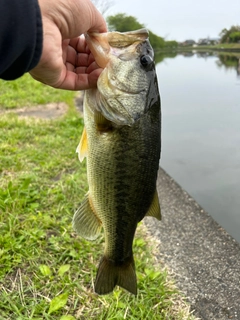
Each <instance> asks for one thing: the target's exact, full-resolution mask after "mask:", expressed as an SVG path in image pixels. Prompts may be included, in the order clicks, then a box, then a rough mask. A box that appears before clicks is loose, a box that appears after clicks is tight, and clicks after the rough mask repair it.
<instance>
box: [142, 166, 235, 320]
mask: <svg viewBox="0 0 240 320" xmlns="http://www.w3.org/2000/svg"><path fill="white" fill-rule="evenodd" d="M158 193H159V198H160V203H161V210H162V221H161V222H158V221H156V220H155V219H153V218H150V217H149V218H145V219H144V221H145V224H146V225H147V227H148V229H149V231H150V233H151V234H152V235H153V236H154V237H156V238H157V239H158V240H160V246H159V259H160V260H162V261H163V262H164V263H165V264H166V265H167V266H168V267H169V268H170V269H171V270H172V271H173V272H174V274H175V275H176V283H177V285H178V287H179V288H180V290H181V291H182V292H183V293H184V294H185V295H186V297H187V299H188V301H189V302H190V304H191V308H192V310H195V312H194V314H195V315H196V316H197V317H199V318H200V319H202V320H212V319H214V320H226V319H238V320H240V245H239V244H238V243H237V242H236V241H235V240H234V239H233V238H232V237H231V236H229V235H228V234H227V232H226V231H225V230H224V229H223V228H221V227H220V226H219V225H218V224H217V223H216V222H215V221H214V220H213V219H212V218H211V217H210V216H209V215H208V214H207V213H206V212H205V211H204V210H203V209H202V208H201V207H200V206H199V205H198V204H197V203H196V202H195V201H194V200H193V199H192V198H191V197H190V196H189V195H188V194H187V193H186V192H185V191H184V190H182V189H181V187H180V186H179V185H177V184H176V182H175V181H174V180H173V179H172V178H171V177H169V176H168V175H167V174H166V173H165V172H164V171H163V170H162V169H160V170H159V177H158ZM239 210H240V209H239ZM226 214H227V213H226ZM239 232H240V231H239Z"/></svg>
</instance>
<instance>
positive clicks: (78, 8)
mask: <svg viewBox="0 0 240 320" xmlns="http://www.w3.org/2000/svg"><path fill="white" fill-rule="evenodd" d="M39 5H40V9H41V14H42V23H43V51H42V56H41V59H40V61H39V63H38V65H37V66H36V67H35V68H34V69H32V70H31V71H30V74H31V76H32V77H33V78H34V79H36V80H38V81H40V82H43V83H45V84H47V85H50V86H52V87H54V88H59V89H67V90H84V89H89V88H91V87H95V86H96V83H97V79H98V76H99V75H100V73H101V71H102V69H101V68H99V67H98V65H97V64H96V62H95V60H94V57H93V56H92V54H91V53H90V50H89V49H88V48H87V45H86V41H85V38H84V36H81V37H79V35H81V34H84V33H85V32H88V31H92V32H93V31H96V32H106V31H107V29H106V23H105V21H104V19H103V17H102V16H101V14H100V13H99V12H98V10H97V9H96V8H95V7H94V5H93V4H92V2H91V1H90V0H55V1H49V0H39Z"/></svg>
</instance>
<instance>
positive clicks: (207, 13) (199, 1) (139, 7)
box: [106, 0, 240, 41]
mask: <svg viewBox="0 0 240 320" xmlns="http://www.w3.org/2000/svg"><path fill="white" fill-rule="evenodd" d="M109 2H111V1H109ZM112 3H113V4H112V5H111V6H110V8H109V9H108V11H107V12H106V16H107V15H114V14H116V13H120V12H121V13H126V14H127V15H132V16H134V17H136V18H137V19H138V21H139V22H140V23H143V24H145V26H146V27H147V28H149V29H150V30H151V31H152V32H154V33H156V34H157V35H159V36H161V37H164V38H165V39H166V40H177V41H184V40H186V39H193V40H195V41H196V40H198V39H199V38H206V37H210V38H216V37H218V35H219V33H220V32H221V30H222V29H223V28H229V27H230V26H232V25H240V0H113V1H112Z"/></svg>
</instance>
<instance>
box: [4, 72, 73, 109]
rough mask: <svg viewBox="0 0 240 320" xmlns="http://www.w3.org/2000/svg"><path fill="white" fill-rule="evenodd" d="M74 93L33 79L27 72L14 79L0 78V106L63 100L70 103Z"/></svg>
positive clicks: (10, 107)
mask: <svg viewBox="0 0 240 320" xmlns="http://www.w3.org/2000/svg"><path fill="white" fill-rule="evenodd" d="M73 95H74V93H73V92H71V91H63V90H58V89H53V88H51V87H48V86H46V85H44V84H42V83H40V82H38V81H34V80H33V79H32V77H31V76H30V75H29V74H25V75H24V76H23V77H22V78H20V79H17V80H15V81H4V80H0V107H2V108H5V109H13V108H19V107H26V106H33V105H38V104H46V103H49V102H61V101H65V102H67V103H69V102H70V103H71V100H72V97H73Z"/></svg>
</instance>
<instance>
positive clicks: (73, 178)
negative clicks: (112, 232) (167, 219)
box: [0, 78, 194, 320]
mask: <svg viewBox="0 0 240 320" xmlns="http://www.w3.org/2000/svg"><path fill="white" fill-rule="evenodd" d="M18 81H19V82H21V81H23V82H24V81H25V79H24V78H23V79H20V80H18ZM31 83H33V80H32V82H31ZM33 88H34V86H32V85H31V86H30V87H28V92H29V91H31V90H35V89H33ZM44 88H45V87H44ZM22 90H23V89H22ZM56 94H57V97H58V98H56V99H59V98H60V99H61V101H65V102H66V101H68V99H69V97H68V98H67V99H66V97H65V93H63V96H61V94H60V93H58V92H57V93H56ZM53 95H54V94H52V95H51V98H53ZM20 100H21V99H20ZM20 100H19V104H20ZM21 103H23V101H21ZM71 104H72V105H73V103H72V102H71ZM82 129H83V120H82V119H81V118H80V116H79V114H78V113H77V111H76V110H75V109H74V107H73V106H70V108H69V111H68V113H67V114H66V116H65V117H64V118H60V119H58V120H49V121H43V120H34V119H20V118H18V116H17V115H15V114H12V113H6V114H4V115H1V117H0V131H1V135H0V163H1V166H0V213H1V214H0V320H29V319H33V320H40V319H41V320H42V319H59V320H60V319H61V320H71V319H96V320H99V319H119V320H120V319H160V320H166V319H169V320H183V319H188V320H190V319H194V318H193V316H191V315H188V306H187V305H186V304H185V302H184V299H183V297H182V295H180V294H179V293H178V290H177V289H176V288H175V287H174V285H173V284H172V281H171V279H170V278H169V275H168V273H167V271H166V270H165V269H164V267H163V266H162V265H158V264H157V265H155V261H154V259H153V253H152V250H153V248H152V245H153V244H151V240H150V239H147V238H145V230H144V228H143V226H142V227H140V231H138V233H137V236H136V238H135V241H134V255H135V260H136V269H137V277H138V295H137V297H134V296H132V295H131V294H129V293H127V292H125V291H123V290H121V289H119V288H117V289H116V290H115V291H114V292H113V294H110V295H107V296H97V295H96V294H94V293H93V281H94V278H95V276H96V269H97V265H98V261H99V259H100V257H101V254H102V252H103V246H104V239H103V237H100V238H99V239H98V240H97V241H95V242H88V241H85V240H84V239H81V238H79V237H77V236H76V234H75V233H74V232H73V230H72V226H71V219H72V216H73V213H74V211H75V210H76V208H77V207H78V206H79V203H80V201H81V199H82V198H83V196H84V194H85V192H86V191H87V189H88V187H87V179H86V167H85V164H80V163H79V161H78V159H77V156H76V153H75V149H76V145H77V144H78V141H79V139H80V135H81V132H82Z"/></svg>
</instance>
